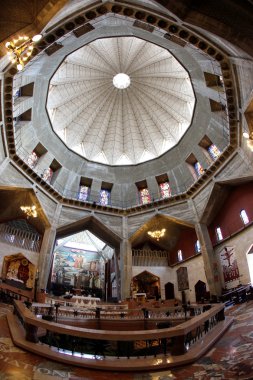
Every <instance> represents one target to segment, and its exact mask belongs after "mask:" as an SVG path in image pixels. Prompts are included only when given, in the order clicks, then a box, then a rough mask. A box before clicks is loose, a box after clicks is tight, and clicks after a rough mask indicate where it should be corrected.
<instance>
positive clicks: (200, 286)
mask: <svg viewBox="0 0 253 380" xmlns="http://www.w3.org/2000/svg"><path fill="white" fill-rule="evenodd" d="M194 287H195V296H196V302H201V301H203V300H204V298H205V296H206V284H205V282H203V281H200V280H199V281H198V282H197V283H196V284H195V286H194Z"/></svg>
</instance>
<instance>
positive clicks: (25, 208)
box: [20, 205, 38, 218]
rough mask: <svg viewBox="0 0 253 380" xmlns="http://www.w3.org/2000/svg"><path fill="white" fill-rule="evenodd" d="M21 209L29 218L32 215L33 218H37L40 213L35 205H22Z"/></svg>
mask: <svg viewBox="0 0 253 380" xmlns="http://www.w3.org/2000/svg"><path fill="white" fill-rule="evenodd" d="M20 209H21V210H22V211H23V212H24V213H25V214H26V215H27V218H29V217H30V216H32V217H33V218H37V215H38V213H37V210H36V206H35V205H33V206H20Z"/></svg>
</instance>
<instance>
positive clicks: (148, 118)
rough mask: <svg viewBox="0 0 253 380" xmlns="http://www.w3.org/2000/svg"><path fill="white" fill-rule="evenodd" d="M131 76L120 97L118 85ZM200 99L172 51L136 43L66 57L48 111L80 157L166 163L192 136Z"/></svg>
mask: <svg viewBox="0 0 253 380" xmlns="http://www.w3.org/2000/svg"><path fill="white" fill-rule="evenodd" d="M118 73H125V74H127V75H129V77H130V79H131V84H130V86H129V87H128V88H126V89H117V88H115V87H114V85H113V77H114V76H115V75H116V74H118ZM194 104H195V97H194V93H193V89H192V85H191V81H190V78H189V75H188V73H187V72H186V70H185V69H184V68H183V67H182V65H181V64H180V63H179V62H178V61H177V60H176V59H175V58H174V57H173V56H172V55H171V54H170V53H169V52H168V50H166V49H164V48H161V47H159V46H157V45H154V44H152V43H150V42H146V41H144V40H141V39H139V38H136V37H117V38H116V37H115V38H104V39H100V40H95V41H93V42H92V43H90V44H88V45H86V46H83V47H82V48H80V49H78V50H76V51H75V52H73V53H72V54H70V55H69V56H67V57H66V59H65V60H64V61H63V63H62V64H61V65H60V67H59V68H58V70H57V71H56V72H55V74H54V76H53V77H52V79H51V81H50V86H49V93H48V100H47V110H48V114H49V117H50V120H51V123H52V127H53V129H54V131H55V132H56V133H57V134H58V136H59V137H60V138H61V139H62V140H63V141H64V142H65V144H66V145H67V146H68V147H69V148H70V149H72V150H73V151H75V152H77V153H79V154H80V155H82V156H84V157H85V158H87V159H89V160H91V161H95V162H101V163H104V164H108V165H134V164H138V163H140V162H144V161H148V160H150V159H153V158H156V157H159V156H160V155H162V154H163V153H164V152H166V151H168V150H169V149H170V148H172V147H173V146H174V145H175V144H177V142H178V141H179V140H180V138H181V137H182V136H183V135H184V133H185V132H186V130H187V128H188V127H189V125H190V123H191V119H192V114H193V109H194Z"/></svg>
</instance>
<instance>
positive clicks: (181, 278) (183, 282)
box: [177, 267, 189, 291]
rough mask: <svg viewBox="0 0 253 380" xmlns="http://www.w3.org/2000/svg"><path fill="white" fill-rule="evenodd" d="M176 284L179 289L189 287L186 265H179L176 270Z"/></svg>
mask: <svg viewBox="0 0 253 380" xmlns="http://www.w3.org/2000/svg"><path fill="white" fill-rule="evenodd" d="M177 284H178V290H179V291H182V290H187V289H189V280H188V271H187V268H186V267H181V268H179V269H178V270H177Z"/></svg>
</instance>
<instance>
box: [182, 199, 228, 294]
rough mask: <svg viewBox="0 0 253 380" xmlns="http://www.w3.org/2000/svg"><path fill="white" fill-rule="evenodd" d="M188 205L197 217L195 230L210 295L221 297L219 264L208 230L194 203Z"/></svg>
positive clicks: (190, 202) (189, 202)
mask: <svg viewBox="0 0 253 380" xmlns="http://www.w3.org/2000/svg"><path fill="white" fill-rule="evenodd" d="M188 204H189V206H190V207H191V209H192V211H193V213H194V215H195V220H196V223H195V230H196V234H197V237H198V240H199V242H200V246H201V253H202V258H203V262H204V268H205V274H206V279H207V283H208V287H209V290H210V294H212V295H216V296H219V295H220V294H221V281H220V277H219V273H218V267H217V266H218V265H217V264H218V263H217V259H216V258H215V254H214V250H213V245H212V242H211V239H210V235H209V232H208V228H207V226H206V224H204V223H201V222H200V221H199V217H198V213H197V210H196V208H195V204H194V201H193V200H189V201H188Z"/></svg>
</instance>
